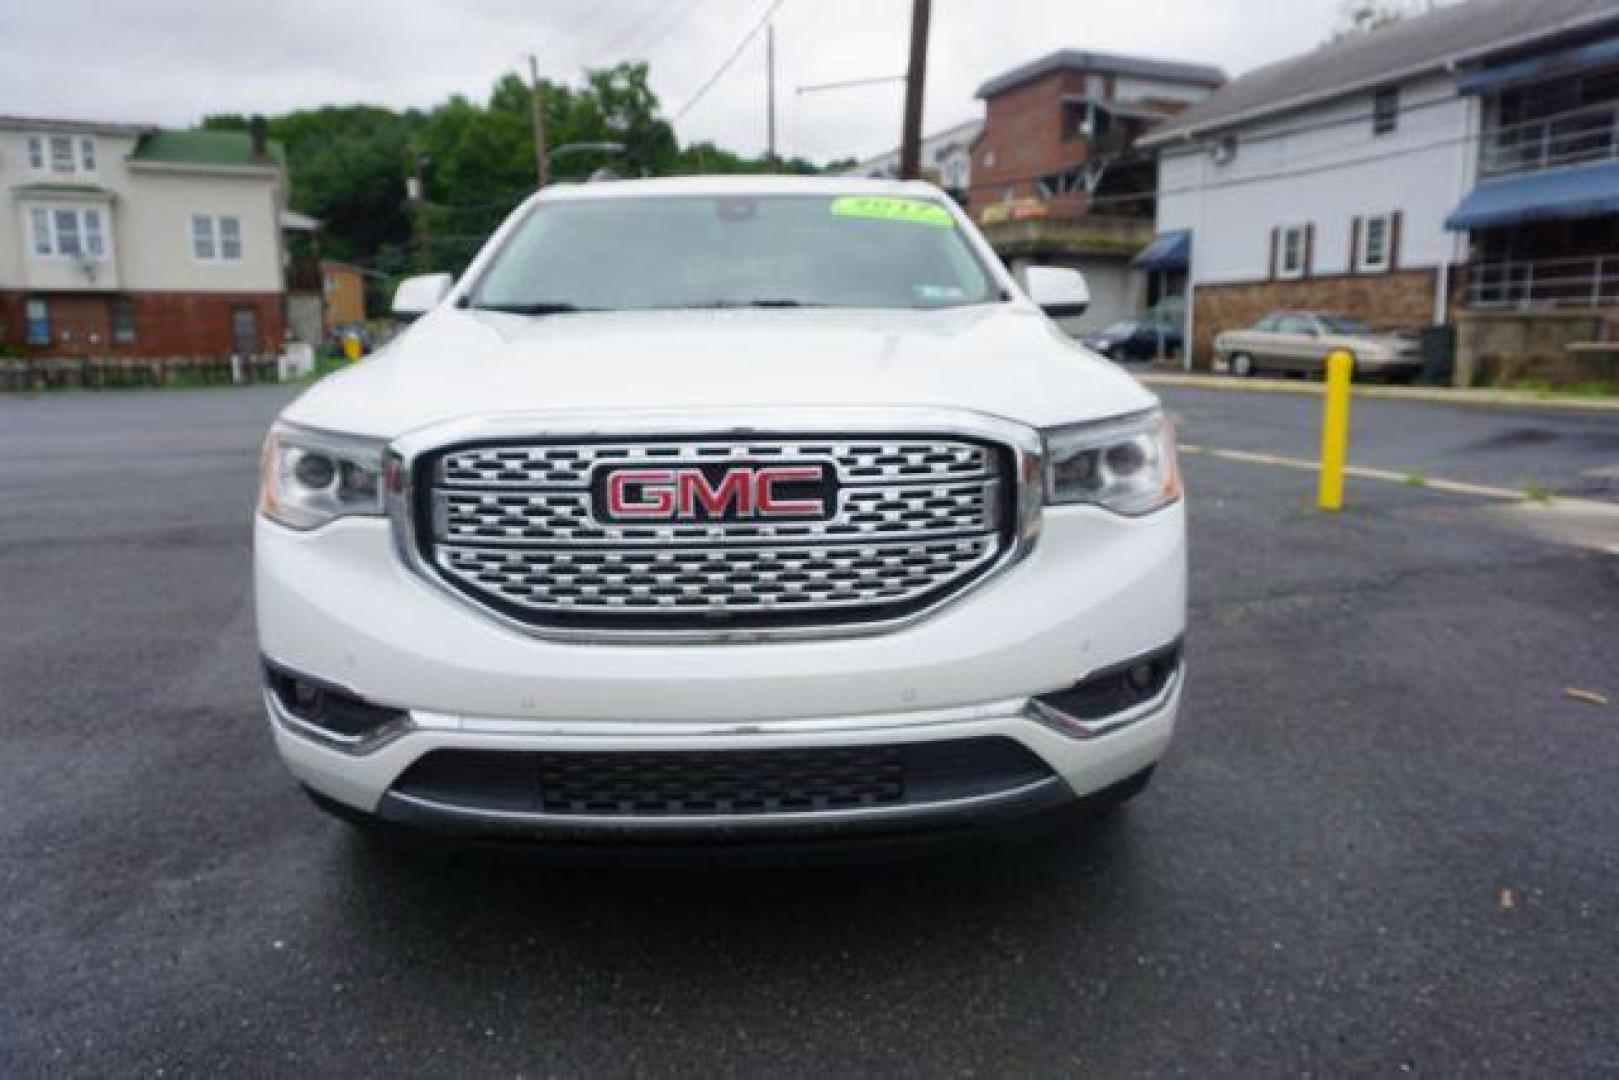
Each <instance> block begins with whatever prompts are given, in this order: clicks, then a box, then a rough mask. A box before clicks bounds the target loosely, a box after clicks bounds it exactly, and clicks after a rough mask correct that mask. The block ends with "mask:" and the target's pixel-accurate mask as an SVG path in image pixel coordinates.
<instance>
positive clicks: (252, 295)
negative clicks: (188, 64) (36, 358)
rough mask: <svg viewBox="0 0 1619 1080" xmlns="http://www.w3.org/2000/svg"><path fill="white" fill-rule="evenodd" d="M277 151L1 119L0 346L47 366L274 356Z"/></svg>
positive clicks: (204, 136) (259, 137)
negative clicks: (71, 361)
mask: <svg viewBox="0 0 1619 1080" xmlns="http://www.w3.org/2000/svg"><path fill="white" fill-rule="evenodd" d="M278 154H279V151H278V150H277V148H275V147H274V146H272V145H270V144H268V143H267V142H266V141H265V140H264V138H263V134H262V129H260V130H259V131H258V133H257V134H256V135H255V134H249V133H247V132H227V131H187V132H179V131H160V130H158V129H156V128H152V127H147V126H142V125H132V124H104V123H90V122H81V121H64V120H39V119H28V118H23V117H0V344H3V345H7V346H10V347H12V348H14V349H17V350H20V351H23V352H25V353H26V354H29V355H40V356H226V355H231V354H233V353H237V354H264V353H269V352H274V351H276V350H277V349H278V348H279V346H280V343H281V338H282V328H283V320H284V310H283V308H284V306H283V296H284V291H285V290H284V286H283V273H282V264H283V260H282V248H281V229H280V224H279V215H280V213H281V211H282V209H283V204H284V198H285V183H284V181H283V177H282V166H281V162H280V160H279V156H278Z"/></svg>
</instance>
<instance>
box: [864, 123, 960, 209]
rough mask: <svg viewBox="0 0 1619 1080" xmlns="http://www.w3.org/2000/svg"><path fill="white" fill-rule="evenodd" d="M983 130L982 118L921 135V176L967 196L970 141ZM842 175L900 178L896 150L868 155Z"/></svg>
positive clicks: (949, 190)
mask: <svg viewBox="0 0 1619 1080" xmlns="http://www.w3.org/2000/svg"><path fill="white" fill-rule="evenodd" d="M983 129H984V122H983V121H982V120H968V121H967V122H966V123H964V124H957V125H956V126H954V127H948V128H945V129H944V130H943V131H937V132H934V133H933V134H932V135H925V136H923V138H922V146H921V162H922V175H923V177H924V178H926V179H928V180H931V181H932V182H933V183H935V184H938V185H939V186H940V187H942V188H944V189H945V190H946V191H948V192H950V194H952V195H954V196H955V197H956V198H958V199H961V198H964V197H965V196H966V193H967V188H968V187H970V186H971V184H972V167H973V153H972V149H973V140H974V139H976V138H978V133H979V132H980V131H982V130H983ZM842 175H844V176H866V177H870V178H872V179H874V180H892V179H897V178H898V177H899V149H898V148H897V147H896V148H895V149H893V150H890V151H888V152H887V153H883V154H878V155H877V156H876V157H874V158H867V159H866V160H865V161H862V162H861V163H860V164H858V165H856V166H855V167H854V168H852V169H845V170H844V171H843V174H842Z"/></svg>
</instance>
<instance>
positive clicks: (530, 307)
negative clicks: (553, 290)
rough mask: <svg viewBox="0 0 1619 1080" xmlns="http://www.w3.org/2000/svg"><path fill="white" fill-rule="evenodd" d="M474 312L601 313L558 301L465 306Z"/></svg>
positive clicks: (526, 313) (509, 313)
mask: <svg viewBox="0 0 1619 1080" xmlns="http://www.w3.org/2000/svg"><path fill="white" fill-rule="evenodd" d="M466 306H467V307H469V308H472V309H473V310H474V311H499V312H501V313H503V314H506V315H567V314H569V313H571V312H575V311H601V310H603V309H602V308H589V307H580V306H579V305H578V304H569V303H565V302H563V301H560V300H535V301H532V302H530V303H526V304H467V305H466Z"/></svg>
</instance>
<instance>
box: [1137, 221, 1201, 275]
mask: <svg viewBox="0 0 1619 1080" xmlns="http://www.w3.org/2000/svg"><path fill="white" fill-rule="evenodd" d="M1191 261H1192V230H1190V229H1176V230H1175V231H1174V232H1166V233H1159V234H1158V235H1157V237H1156V238H1154V239H1153V242H1152V243H1150V244H1148V245H1147V246H1146V247H1144V248H1142V249H1141V251H1140V253H1139V254H1137V255H1136V257H1135V258H1134V259H1132V260H1130V262H1131V265H1133V266H1135V267H1137V268H1138V269H1141V270H1185V269H1186V267H1187V266H1188V265H1189V264H1190V263H1191Z"/></svg>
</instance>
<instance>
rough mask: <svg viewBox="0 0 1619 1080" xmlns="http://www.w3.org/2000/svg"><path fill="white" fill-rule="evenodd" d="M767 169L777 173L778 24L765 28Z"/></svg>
mask: <svg viewBox="0 0 1619 1080" xmlns="http://www.w3.org/2000/svg"><path fill="white" fill-rule="evenodd" d="M765 114H766V115H765V133H766V134H765V168H767V169H769V170H770V171H771V172H775V171H776V24H775V23H771V24H770V25H769V26H767V27H765Z"/></svg>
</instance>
